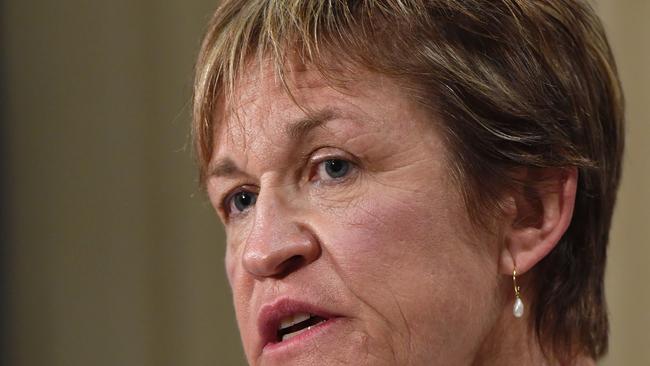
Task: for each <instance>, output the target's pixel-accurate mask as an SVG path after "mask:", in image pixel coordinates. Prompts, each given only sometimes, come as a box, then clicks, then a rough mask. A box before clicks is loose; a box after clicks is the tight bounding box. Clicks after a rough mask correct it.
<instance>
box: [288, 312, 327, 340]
mask: <svg viewBox="0 0 650 366" xmlns="http://www.w3.org/2000/svg"><path fill="white" fill-rule="evenodd" d="M325 321H327V319H326V318H323V317H320V316H318V315H314V314H307V313H298V314H293V315H290V316H287V317H285V318H283V319H282V320H281V321H280V325H279V326H278V330H277V333H276V341H277V342H284V341H286V340H288V339H291V338H293V337H295V336H297V335H298V334H300V333H302V332H304V331H307V330H309V329H311V328H312V327H314V326H316V325H318V324H321V323H323V322H325Z"/></svg>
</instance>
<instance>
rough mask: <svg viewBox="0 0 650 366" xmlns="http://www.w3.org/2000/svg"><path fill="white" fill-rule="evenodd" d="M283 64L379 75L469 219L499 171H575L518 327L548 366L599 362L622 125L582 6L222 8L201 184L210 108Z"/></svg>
mask: <svg viewBox="0 0 650 366" xmlns="http://www.w3.org/2000/svg"><path fill="white" fill-rule="evenodd" d="M293 53H297V54H298V55H299V56H300V58H301V60H302V62H304V63H310V64H312V65H315V66H316V67H318V68H319V69H320V70H321V71H322V72H323V73H324V75H325V74H326V72H325V71H324V70H325V68H326V67H325V66H326V65H328V64H329V63H332V62H334V61H336V62H337V63H339V64H345V65H350V66H352V67H358V68H363V69H366V70H369V71H371V72H376V73H381V74H384V75H388V76H390V77H392V78H394V79H395V80H397V81H399V82H400V85H403V86H404V87H405V89H407V90H408V92H409V94H410V95H412V96H413V98H415V99H416V100H417V101H418V102H420V103H422V104H424V105H425V106H428V107H430V108H431V110H432V111H433V110H435V111H438V113H439V114H441V116H442V118H443V128H442V131H443V133H444V134H445V137H446V141H447V144H448V145H449V146H448V148H449V150H450V151H451V152H452V156H453V161H452V164H453V170H454V171H455V172H456V173H455V175H456V177H457V179H458V180H459V181H460V182H464V184H461V185H459V186H460V187H461V188H460V189H461V190H462V192H463V194H464V198H465V203H466V206H467V208H468V213H469V214H470V215H471V216H472V217H474V218H480V217H481V216H485V213H486V212H488V211H490V210H493V209H494V208H495V207H497V206H498V198H499V195H500V193H501V192H503V189H504V188H505V187H508V186H509V185H512V184H514V181H513V180H512V179H510V178H509V174H508V173H509V172H510V171H511V170H512V169H513V168H516V167H529V168H549V167H556V168H557V167H560V168H561V167H577V168H578V171H579V183H578V190H577V197H576V206H575V210H574V217H573V221H572V223H571V226H570V227H569V229H568V230H567V232H566V234H565V235H564V236H563V238H562V239H561V240H560V242H559V243H558V245H557V246H556V248H555V249H554V250H553V251H552V252H551V253H550V254H549V255H548V256H547V257H546V258H544V259H543V260H542V261H541V262H540V263H539V264H538V265H537V266H536V267H535V269H534V273H533V277H532V282H533V284H534V287H535V290H536V294H535V297H534V299H533V301H532V304H533V309H532V312H533V314H534V316H532V322H533V324H531V326H532V327H534V329H535V331H536V333H537V335H538V337H539V339H540V340H542V341H544V343H543V346H545V349H546V350H547V351H551V352H552V356H553V357H554V358H557V359H559V360H570V359H571V358H572V357H574V356H575V355H576V354H578V353H584V354H587V355H589V356H592V357H594V358H599V357H600V356H602V355H603V354H604V353H605V352H606V349H607V339H608V321H607V312H606V307H605V300H604V294H603V275H604V268H605V260H606V251H607V241H608V233H609V227H610V222H611V216H612V211H613V207H614V202H615V198H616V190H617V187H618V182H619V178H620V170H621V158H622V151H623V114H624V113H623V96H622V93H621V87H620V85H619V81H618V77H617V72H616V66H615V63H614V60H613V57H612V55H611V51H610V47H609V45H608V42H607V39H606V37H605V34H604V31H603V28H602V25H601V23H600V21H599V19H598V18H597V17H596V15H595V14H594V11H593V9H592V8H591V7H590V6H589V5H588V4H587V3H586V2H584V1H579V0H539V1H530V0H462V1H461V0H359V1H353V0H350V1H344V0H328V1H323V0H225V1H222V3H221V5H220V6H219V8H218V10H217V11H216V13H215V15H214V17H213V18H212V20H211V22H210V25H209V29H208V31H207V34H206V36H205V39H204V41H203V44H202V48H201V51H200V55H199V59H198V62H197V65H196V81H195V89H194V109H193V111H194V121H193V128H192V129H193V136H194V140H195V144H196V152H197V158H198V163H199V168H200V173H201V181H203V180H204V178H205V173H206V169H207V166H208V162H209V160H210V155H211V153H212V150H213V148H214V146H213V144H214V142H213V134H214V128H215V126H216V125H217V124H218V121H216V120H215V108H216V105H217V101H218V100H223V101H225V104H226V105H228V101H229V100H230V98H231V96H232V94H233V90H234V85H235V80H236V79H237V77H238V76H239V75H240V74H241V72H242V69H243V68H244V66H245V65H246V64H247V62H249V61H250V60H251V59H253V58H255V57H260V58H261V57H270V58H271V60H272V61H273V64H274V65H275V69H276V72H277V75H278V76H279V77H280V78H281V79H282V78H283V75H284V72H285V66H286V62H287V60H288V59H289V58H290V57H292V56H291V55H292V54H293ZM330 76H331V75H330ZM529 183H530V184H533V183H534V182H529ZM488 216H489V215H488ZM545 340H548V341H545ZM546 343H548V344H546ZM547 346H548V347H547Z"/></svg>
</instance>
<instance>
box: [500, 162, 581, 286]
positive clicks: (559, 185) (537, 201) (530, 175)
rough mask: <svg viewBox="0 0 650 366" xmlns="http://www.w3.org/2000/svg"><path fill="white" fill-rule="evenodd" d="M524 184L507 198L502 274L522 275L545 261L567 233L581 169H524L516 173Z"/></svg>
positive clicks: (501, 263)
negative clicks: (514, 273) (513, 272)
mask: <svg viewBox="0 0 650 366" xmlns="http://www.w3.org/2000/svg"><path fill="white" fill-rule="evenodd" d="M516 175H517V177H516V179H517V180H520V181H521V182H522V183H524V184H523V186H522V187H520V188H519V189H516V190H514V191H513V192H510V193H509V194H508V195H507V196H506V197H505V199H506V206H507V208H506V218H507V219H506V222H505V227H504V232H503V234H504V238H505V245H504V247H503V248H502V251H501V260H500V264H499V267H500V272H501V273H503V274H509V275H511V274H512V271H513V269H515V268H516V269H517V273H519V274H523V273H526V272H527V271H528V270H530V269H531V268H532V267H533V266H535V264H537V263H538V262H539V261H540V260H542V258H544V257H545V256H546V255H547V254H548V253H549V252H550V251H551V250H553V248H555V246H556V245H557V243H558V242H559V241H560V239H561V238H562V235H564V233H565V232H566V230H567V228H568V227H569V224H570V223H571V218H572V217H573V207H574V205H575V198H576V187H577V183H578V170H577V168H575V167H572V168H546V169H525V170H524V171H519V172H517V174H516Z"/></svg>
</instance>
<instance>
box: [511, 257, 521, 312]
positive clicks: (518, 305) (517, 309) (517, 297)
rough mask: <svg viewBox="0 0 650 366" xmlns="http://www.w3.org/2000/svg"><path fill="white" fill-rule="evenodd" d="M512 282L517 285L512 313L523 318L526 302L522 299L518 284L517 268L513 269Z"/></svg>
mask: <svg viewBox="0 0 650 366" xmlns="http://www.w3.org/2000/svg"><path fill="white" fill-rule="evenodd" d="M512 282H513V284H514V286H515V304H514V305H513V306H512V315H514V316H515V318H521V317H522V316H523V315H524V302H523V301H522V300H521V294H520V292H519V286H517V269H516V268H515V269H513V270H512Z"/></svg>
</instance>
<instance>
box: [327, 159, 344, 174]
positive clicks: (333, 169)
mask: <svg viewBox="0 0 650 366" xmlns="http://www.w3.org/2000/svg"><path fill="white" fill-rule="evenodd" d="M348 169H349V164H348V162H347V161H345V160H339V159H332V160H327V161H326V162H325V171H326V172H327V174H328V175H329V176H330V177H332V178H340V177H342V176H344V175H345V174H346V173H347V172H348Z"/></svg>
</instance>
